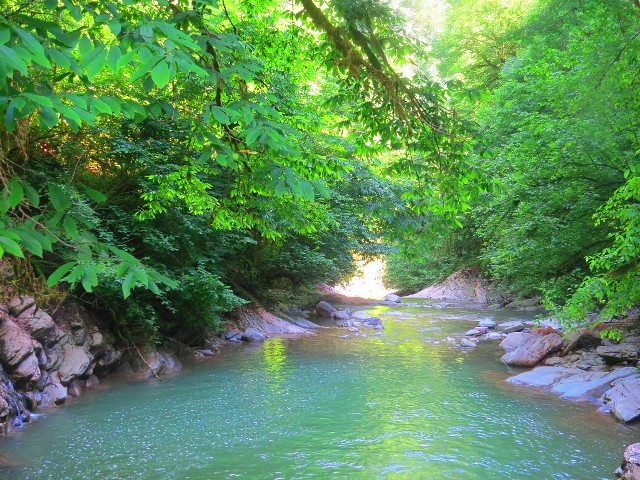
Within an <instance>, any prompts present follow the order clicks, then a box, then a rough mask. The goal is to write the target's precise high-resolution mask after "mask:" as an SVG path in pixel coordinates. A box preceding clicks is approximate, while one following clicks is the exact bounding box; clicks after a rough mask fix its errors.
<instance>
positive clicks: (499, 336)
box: [487, 332, 503, 340]
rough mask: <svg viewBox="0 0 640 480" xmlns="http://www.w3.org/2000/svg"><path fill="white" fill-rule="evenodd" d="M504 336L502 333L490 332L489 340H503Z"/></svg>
mask: <svg viewBox="0 0 640 480" xmlns="http://www.w3.org/2000/svg"><path fill="white" fill-rule="evenodd" d="M502 335H503V334H502V333H500V332H489V333H488V334H487V338H488V339H489V340H502Z"/></svg>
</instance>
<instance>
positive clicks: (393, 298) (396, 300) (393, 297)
mask: <svg viewBox="0 0 640 480" xmlns="http://www.w3.org/2000/svg"><path fill="white" fill-rule="evenodd" d="M383 301H385V302H389V303H395V304H399V303H400V297H399V296H398V295H396V294H395V293H390V294H389V295H387V296H386V297H384V300H383Z"/></svg>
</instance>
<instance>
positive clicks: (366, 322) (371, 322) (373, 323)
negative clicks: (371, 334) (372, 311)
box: [360, 317, 383, 330]
mask: <svg viewBox="0 0 640 480" xmlns="http://www.w3.org/2000/svg"><path fill="white" fill-rule="evenodd" d="M360 323H361V324H362V326H363V327H368V328H377V329H378V330H381V329H382V328H383V326H382V320H380V319H379V318H378V317H369V318H365V319H363V320H360Z"/></svg>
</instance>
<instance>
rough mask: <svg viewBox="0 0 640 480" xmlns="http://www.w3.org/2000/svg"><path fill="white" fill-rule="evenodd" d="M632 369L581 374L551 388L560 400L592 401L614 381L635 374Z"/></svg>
mask: <svg viewBox="0 0 640 480" xmlns="http://www.w3.org/2000/svg"><path fill="white" fill-rule="evenodd" d="M635 371H636V369H635V368H633V367H626V368H619V369H617V370H614V371H612V372H582V373H579V374H577V375H573V376H571V377H568V378H566V379H564V380H562V381H561V382H559V383H558V384H556V385H555V386H554V387H553V389H552V390H553V391H554V392H555V393H558V394H560V397H561V398H564V399H573V400H580V399H583V400H592V399H595V398H598V397H600V396H601V395H602V394H603V393H604V391H605V390H607V389H608V388H609V385H610V384H611V382H613V381H614V380H617V379H619V378H624V377H628V376H630V375H633V374H634V373H635Z"/></svg>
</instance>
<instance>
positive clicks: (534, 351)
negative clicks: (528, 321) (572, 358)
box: [500, 333, 562, 367]
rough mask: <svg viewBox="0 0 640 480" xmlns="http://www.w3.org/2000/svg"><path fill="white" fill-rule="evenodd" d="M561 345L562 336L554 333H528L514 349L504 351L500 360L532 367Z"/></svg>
mask: <svg viewBox="0 0 640 480" xmlns="http://www.w3.org/2000/svg"><path fill="white" fill-rule="evenodd" d="M511 335H513V334H511ZM561 347H562V337H561V336H560V335H558V334H556V333H551V334H549V335H530V336H528V337H526V338H525V339H524V340H523V341H522V343H521V344H520V345H519V346H518V347H517V348H516V349H515V350H514V351H512V352H509V353H505V354H504V355H503V356H502V358H501V359H500V360H502V362H504V363H506V364H507V365H517V366H521V367H533V366H534V365H535V364H537V363H538V362H540V361H541V360H542V359H544V358H545V357H546V356H547V355H549V354H550V353H554V352H557V351H558V350H560V348H561Z"/></svg>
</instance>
